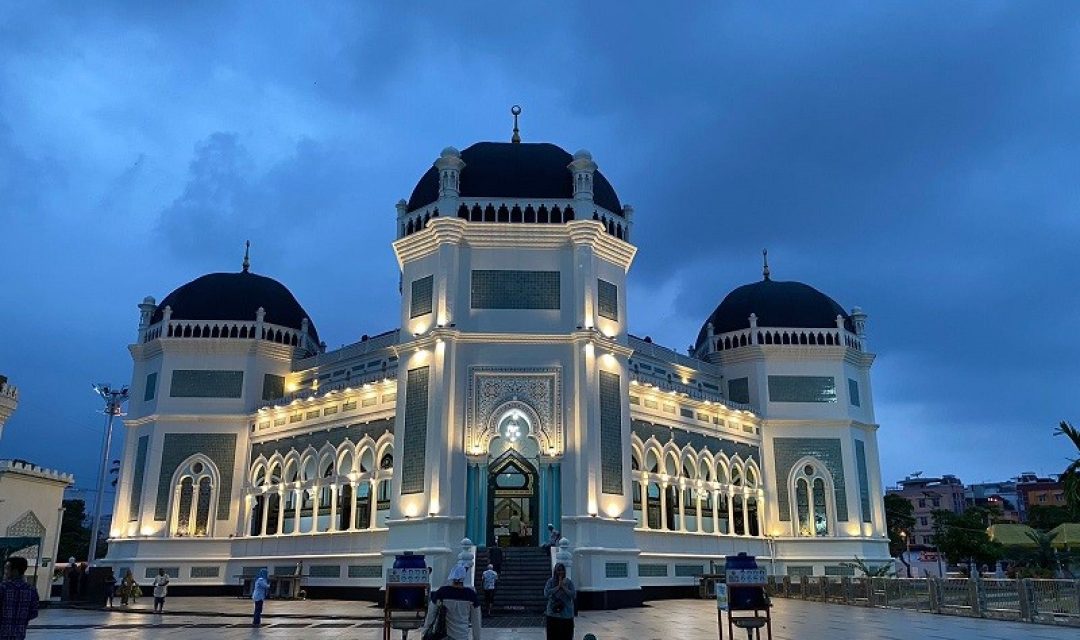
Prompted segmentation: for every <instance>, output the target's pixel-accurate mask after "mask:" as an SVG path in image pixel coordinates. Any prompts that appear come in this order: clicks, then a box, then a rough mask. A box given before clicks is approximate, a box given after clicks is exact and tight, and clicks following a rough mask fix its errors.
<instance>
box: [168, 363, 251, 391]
mask: <svg viewBox="0 0 1080 640" xmlns="http://www.w3.org/2000/svg"><path fill="white" fill-rule="evenodd" d="M243 390H244V372H243V371H215V370H212V369H174V370H173V372H172V382H171V383H170V386H169V395H170V396H172V397H173V398H239V397H240V394H241V393H242V392H243Z"/></svg>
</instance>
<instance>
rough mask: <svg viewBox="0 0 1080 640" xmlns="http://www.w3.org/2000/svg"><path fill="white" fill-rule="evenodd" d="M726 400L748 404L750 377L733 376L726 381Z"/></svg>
mask: <svg viewBox="0 0 1080 640" xmlns="http://www.w3.org/2000/svg"><path fill="white" fill-rule="evenodd" d="M727 396H728V400H731V401H732V402H738V403H740V404H750V379H749V378H735V379H734V380H728V383H727Z"/></svg>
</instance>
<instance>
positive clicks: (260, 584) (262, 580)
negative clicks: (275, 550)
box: [251, 569, 270, 627]
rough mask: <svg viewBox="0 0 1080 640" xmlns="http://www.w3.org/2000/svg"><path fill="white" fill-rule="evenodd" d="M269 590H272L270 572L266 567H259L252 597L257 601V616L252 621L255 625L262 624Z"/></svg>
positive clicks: (252, 589)
mask: <svg viewBox="0 0 1080 640" xmlns="http://www.w3.org/2000/svg"><path fill="white" fill-rule="evenodd" d="M268 591H270V574H269V573H268V572H267V571H266V569H259V577H257V578H255V584H253V585H252V586H251V599H252V600H254V601H255V617H254V618H253V619H252V621H251V626H253V627H257V626H259V625H261V624H262V612H263V603H264V602H266V593H267V592H268Z"/></svg>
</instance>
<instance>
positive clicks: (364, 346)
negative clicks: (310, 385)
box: [293, 329, 398, 371]
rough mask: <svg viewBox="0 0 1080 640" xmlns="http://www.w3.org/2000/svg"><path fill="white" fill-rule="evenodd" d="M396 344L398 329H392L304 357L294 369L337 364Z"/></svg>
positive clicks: (300, 369) (297, 362) (302, 369)
mask: <svg viewBox="0 0 1080 640" xmlns="http://www.w3.org/2000/svg"><path fill="white" fill-rule="evenodd" d="M396 344H398V330H397V329H391V330H390V331H386V332H383V333H380V334H378V335H375V336H371V337H370V338H366V339H361V340H359V341H357V342H354V343H352V344H349V345H345V346H344V347H342V348H340V349H335V350H333V351H327V352H326V353H319V354H316V355H314V356H311V357H308V358H304V359H303V360H297V361H296V365H295V367H294V368H293V370H294V371H304V370H306V369H312V368H314V367H321V366H324V365H329V364H335V363H338V362H342V361H344V360H349V359H351V358H355V357H358V356H362V355H364V354H367V353H371V352H373V351H378V350H379V349H386V348H389V347H392V346H394V345H396Z"/></svg>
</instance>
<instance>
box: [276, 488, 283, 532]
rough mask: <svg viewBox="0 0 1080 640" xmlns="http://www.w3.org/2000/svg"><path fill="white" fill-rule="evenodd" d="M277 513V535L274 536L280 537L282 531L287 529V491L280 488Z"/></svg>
mask: <svg viewBox="0 0 1080 640" xmlns="http://www.w3.org/2000/svg"><path fill="white" fill-rule="evenodd" d="M276 511H277V513H276V514H275V515H274V517H275V518H277V533H275V534H274V535H277V536H280V535H281V530H282V529H283V528H285V490H284V489H282V488H281V487H278V499H277V510H276Z"/></svg>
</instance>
